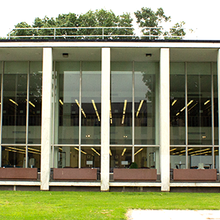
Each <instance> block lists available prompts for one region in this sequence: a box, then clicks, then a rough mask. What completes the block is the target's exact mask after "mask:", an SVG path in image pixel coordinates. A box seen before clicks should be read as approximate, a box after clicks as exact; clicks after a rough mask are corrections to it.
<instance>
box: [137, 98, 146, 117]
mask: <svg viewBox="0 0 220 220" xmlns="http://www.w3.org/2000/svg"><path fill="white" fill-rule="evenodd" d="M143 102H144V100H141V102H140V104H139V107H138V110H137V113H136V117H138V115H139V112H140V110H141V107H142V105H143Z"/></svg>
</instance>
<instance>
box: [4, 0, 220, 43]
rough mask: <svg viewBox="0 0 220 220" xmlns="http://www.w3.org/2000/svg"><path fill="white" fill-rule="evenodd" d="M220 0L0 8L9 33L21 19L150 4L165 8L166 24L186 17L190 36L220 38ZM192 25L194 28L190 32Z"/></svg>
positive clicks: (43, 2)
mask: <svg viewBox="0 0 220 220" xmlns="http://www.w3.org/2000/svg"><path fill="white" fill-rule="evenodd" d="M219 6H220V0H209V1H198V0H184V1H183V0H182V1H177V0H153V1H152V0H151V1H149V0H136V1H135V0H130V1H122V0H111V1H104V0H84V1H81V0H78V1H76V0H63V1H61V0H37V1H30V0H19V1H18V0H11V1H2V2H1V12H0V37H6V35H7V33H9V32H10V30H11V29H13V28H14V26H15V25H16V24H17V23H20V22H22V21H25V22H27V23H28V24H30V25H31V24H32V23H33V22H34V19H35V18H36V17H40V18H44V17H45V16H48V17H49V18H51V17H57V16H58V14H68V13H69V12H72V13H75V14H84V13H86V12H87V11H89V10H92V11H95V10H96V9H105V10H112V11H113V12H114V13H115V14H116V15H121V14H123V13H125V12H128V13H130V14H131V16H132V17H134V15H133V13H134V12H136V11H137V10H140V9H141V8H142V7H148V8H151V9H152V10H154V11H156V10H157V8H160V7H161V8H163V10H164V12H165V15H166V16H171V23H169V24H167V25H166V27H168V26H170V27H171V26H172V25H173V24H175V23H177V22H180V21H184V22H185V23H186V25H185V28H186V32H187V33H189V34H187V36H186V39H198V40H220V24H219V20H220V7H219ZM190 29H192V30H193V32H192V33H190V31H189V30H190Z"/></svg>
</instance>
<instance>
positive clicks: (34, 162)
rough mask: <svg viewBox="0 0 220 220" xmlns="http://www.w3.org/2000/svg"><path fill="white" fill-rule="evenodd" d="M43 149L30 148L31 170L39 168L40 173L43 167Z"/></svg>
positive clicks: (29, 162)
mask: <svg viewBox="0 0 220 220" xmlns="http://www.w3.org/2000/svg"><path fill="white" fill-rule="evenodd" d="M40 159H41V147H40V146H39V147H37V146H31V147H28V167H29V168H34V167H36V168H38V171H40V167H41V160H40Z"/></svg>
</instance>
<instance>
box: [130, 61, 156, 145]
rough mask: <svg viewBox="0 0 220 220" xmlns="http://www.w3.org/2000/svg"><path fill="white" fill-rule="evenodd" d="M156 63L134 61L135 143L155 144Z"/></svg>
mask: <svg viewBox="0 0 220 220" xmlns="http://www.w3.org/2000/svg"><path fill="white" fill-rule="evenodd" d="M158 72H159V69H158V63H135V80H134V82H135V84H134V105H135V116H134V117H135V144H155V114H156V111H158V108H156V106H155V103H156V101H155V82H156V81H155V75H156V74H158Z"/></svg>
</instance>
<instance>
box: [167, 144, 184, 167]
mask: <svg viewBox="0 0 220 220" xmlns="http://www.w3.org/2000/svg"><path fill="white" fill-rule="evenodd" d="M170 168H171V169H186V148H185V147H171V148H170Z"/></svg>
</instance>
